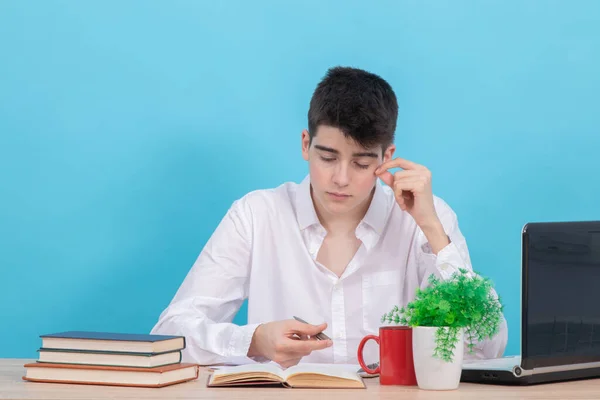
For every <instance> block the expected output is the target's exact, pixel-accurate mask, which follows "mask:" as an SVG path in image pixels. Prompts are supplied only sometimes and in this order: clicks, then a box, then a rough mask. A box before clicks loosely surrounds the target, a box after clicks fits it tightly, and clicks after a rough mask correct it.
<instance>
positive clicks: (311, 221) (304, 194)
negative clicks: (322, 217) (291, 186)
mask: <svg viewBox="0 0 600 400" xmlns="http://www.w3.org/2000/svg"><path fill="white" fill-rule="evenodd" d="M296 217H297V218H298V225H299V226H300V230H304V229H306V228H308V227H309V226H312V225H315V224H319V217H317V212H316V211H315V206H314V204H313V201H312V196H311V195H310V175H307V176H306V177H305V178H304V180H303V181H302V182H301V183H300V185H299V186H298V190H297V191H296Z"/></svg>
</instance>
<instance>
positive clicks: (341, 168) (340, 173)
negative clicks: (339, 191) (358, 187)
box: [333, 163, 350, 187]
mask: <svg viewBox="0 0 600 400" xmlns="http://www.w3.org/2000/svg"><path fill="white" fill-rule="evenodd" d="M333 183H335V184H336V185H337V186H339V187H344V186H348V183H350V176H349V171H348V166H347V165H345V164H344V163H338V165H337V166H336V168H335V171H334V172H333Z"/></svg>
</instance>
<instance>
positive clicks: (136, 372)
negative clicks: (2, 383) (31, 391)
mask: <svg viewBox="0 0 600 400" xmlns="http://www.w3.org/2000/svg"><path fill="white" fill-rule="evenodd" d="M40 337H41V338H42V347H41V348H40V349H39V350H38V352H39V359H38V360H37V362H34V363H29V364H25V368H26V369H27V372H26V374H25V376H24V377H23V379H24V380H27V381H32V382H50V383H80V384H89V385H117V386H140V387H163V386H168V385H173V384H175V383H181V382H186V381H190V380H193V379H197V378H198V365H197V364H190V363H182V362H181V351H182V350H183V349H185V345H186V343H185V337H183V336H166V335H137V334H128V333H107V332H81V331H69V332H61V333H53V334H49V335H41V336H40Z"/></svg>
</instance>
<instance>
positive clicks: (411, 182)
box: [394, 178, 424, 194]
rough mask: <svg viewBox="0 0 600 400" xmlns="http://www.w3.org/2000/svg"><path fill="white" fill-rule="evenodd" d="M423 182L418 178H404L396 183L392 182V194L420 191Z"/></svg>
mask: <svg viewBox="0 0 600 400" xmlns="http://www.w3.org/2000/svg"><path fill="white" fill-rule="evenodd" d="M423 186H424V185H423V180H422V179H420V178H406V179H402V180H398V181H394V193H396V194H398V192H405V191H410V192H415V191H419V190H421V188H422V187H423Z"/></svg>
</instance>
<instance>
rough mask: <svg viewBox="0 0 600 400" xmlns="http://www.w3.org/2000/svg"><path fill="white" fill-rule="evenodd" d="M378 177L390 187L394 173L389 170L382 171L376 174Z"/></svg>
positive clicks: (392, 183)
mask: <svg viewBox="0 0 600 400" xmlns="http://www.w3.org/2000/svg"><path fill="white" fill-rule="evenodd" d="M378 176H379V179H381V180H382V181H383V182H384V183H385V184H386V185H388V186H390V187H392V186H393V185H394V175H392V173H391V172H388V171H383V172H382V173H381V174H379V175H378Z"/></svg>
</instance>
